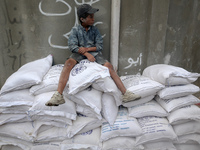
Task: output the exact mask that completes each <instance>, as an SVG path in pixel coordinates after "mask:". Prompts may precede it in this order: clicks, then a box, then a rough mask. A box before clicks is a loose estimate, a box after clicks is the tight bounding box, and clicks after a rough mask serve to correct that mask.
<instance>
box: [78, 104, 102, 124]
mask: <svg viewBox="0 0 200 150" xmlns="http://www.w3.org/2000/svg"><path fill="white" fill-rule="evenodd" d="M76 111H77V112H78V113H80V114H82V115H84V116H87V117H91V118H98V119H99V120H101V119H102V116H101V114H97V113H96V112H95V111H94V110H93V109H91V108H90V107H88V106H83V105H79V104H76Z"/></svg>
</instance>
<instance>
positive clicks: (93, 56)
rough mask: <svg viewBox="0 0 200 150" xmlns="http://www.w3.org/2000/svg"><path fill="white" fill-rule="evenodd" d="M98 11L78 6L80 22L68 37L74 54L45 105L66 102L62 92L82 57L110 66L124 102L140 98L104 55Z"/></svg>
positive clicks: (89, 7) (84, 5) (86, 5)
mask: <svg viewBox="0 0 200 150" xmlns="http://www.w3.org/2000/svg"><path fill="white" fill-rule="evenodd" d="M97 11H99V9H96V8H92V7H91V6H90V5H88V4H83V5H81V6H80V7H78V9H77V14H78V17H79V21H80V24H79V25H78V26H77V27H73V28H72V30H71V33H70V37H69V39H68V46H69V49H70V50H71V51H72V55H71V56H70V58H69V59H68V60H67V61H66V62H65V65H64V67H63V70H62V72H61V75H60V79H59V84H58V89H57V91H56V92H55V93H54V95H53V96H52V98H51V99H50V100H49V101H48V102H46V104H45V105H47V106H58V105H60V104H63V103H65V100H64V98H63V96H62V93H63V90H64V88H65V86H66V83H67V81H68V79H69V74H70V71H71V70H72V68H73V67H74V66H75V65H76V64H77V63H78V62H80V61H81V60H82V59H88V60H89V61H91V62H94V61H96V62H97V63H99V64H101V65H104V66H105V67H108V69H109V72H110V76H111V77H112V79H113V80H114V82H115V84H116V85H117V87H118V88H119V90H120V91H121V92H122V101H123V102H129V101H132V100H136V99H139V98H140V96H138V95H135V94H134V93H132V92H130V91H128V90H126V88H125V87H124V85H123V83H122V81H121V79H120V78H119V76H118V75H117V73H116V72H115V71H114V69H113V66H112V65H111V64H110V63H109V62H108V61H107V60H105V59H104V58H103V56H102V53H101V51H102V49H103V39H102V36H101V34H100V33H99V30H98V29H97V28H96V27H94V26H93V24H94V13H96V12H97Z"/></svg>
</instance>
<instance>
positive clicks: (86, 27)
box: [81, 23, 90, 31]
mask: <svg viewBox="0 0 200 150" xmlns="http://www.w3.org/2000/svg"><path fill="white" fill-rule="evenodd" d="M81 25H82V26H83V28H85V30H86V31H88V29H89V27H90V26H89V25H84V23H82V24H81Z"/></svg>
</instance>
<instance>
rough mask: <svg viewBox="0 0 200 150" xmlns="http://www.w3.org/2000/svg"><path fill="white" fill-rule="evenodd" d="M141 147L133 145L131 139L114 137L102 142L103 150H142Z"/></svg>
mask: <svg viewBox="0 0 200 150" xmlns="http://www.w3.org/2000/svg"><path fill="white" fill-rule="evenodd" d="M143 149H144V147H143V146H142V145H139V146H136V145H135V138H133V137H120V136H118V137H114V138H111V139H109V140H107V141H104V142H103V150H143Z"/></svg>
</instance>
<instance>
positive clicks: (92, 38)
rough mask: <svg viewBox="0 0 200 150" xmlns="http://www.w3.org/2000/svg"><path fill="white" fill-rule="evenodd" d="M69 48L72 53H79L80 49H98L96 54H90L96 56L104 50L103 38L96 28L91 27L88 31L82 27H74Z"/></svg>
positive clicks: (69, 40)
mask: <svg viewBox="0 0 200 150" xmlns="http://www.w3.org/2000/svg"><path fill="white" fill-rule="evenodd" d="M68 46H69V49H70V51H71V52H72V53H78V49H79V47H96V51H95V52H89V53H90V54H92V55H93V56H96V55H97V53H98V52H100V51H102V49H103V38H102V36H101V34H100V32H99V30H98V29H97V28H96V27H95V26H90V27H89V29H88V31H86V30H85V28H84V27H83V26H82V25H80V24H79V25H78V26H76V27H73V28H72V30H71V32H70V36H69V39H68Z"/></svg>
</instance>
